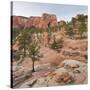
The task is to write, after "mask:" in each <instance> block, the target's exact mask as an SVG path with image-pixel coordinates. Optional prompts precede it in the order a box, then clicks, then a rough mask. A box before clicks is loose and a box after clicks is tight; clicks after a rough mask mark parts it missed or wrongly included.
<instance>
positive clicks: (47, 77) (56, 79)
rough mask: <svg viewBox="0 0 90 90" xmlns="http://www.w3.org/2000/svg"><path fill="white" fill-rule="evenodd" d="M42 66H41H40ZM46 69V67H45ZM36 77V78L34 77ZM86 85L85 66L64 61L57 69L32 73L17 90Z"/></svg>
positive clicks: (76, 62)
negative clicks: (21, 89)
mask: <svg viewBox="0 0 90 90" xmlns="http://www.w3.org/2000/svg"><path fill="white" fill-rule="evenodd" d="M42 66H43V65H42ZM47 67H48V66H47ZM36 76H37V77H36ZM86 83H87V64H85V63H83V62H80V61H77V60H70V59H67V60H64V61H62V62H61V63H60V65H59V66H58V67H57V68H54V70H52V67H50V71H49V70H48V69H47V71H45V70H44V69H43V70H41V71H38V72H34V73H33V74H32V77H30V78H29V79H28V80H27V81H26V82H24V83H23V84H21V85H20V86H19V88H23V87H24V88H25V87H26V88H27V87H28V88H29V87H49V86H59V85H70V84H73V85H74V84H86Z"/></svg>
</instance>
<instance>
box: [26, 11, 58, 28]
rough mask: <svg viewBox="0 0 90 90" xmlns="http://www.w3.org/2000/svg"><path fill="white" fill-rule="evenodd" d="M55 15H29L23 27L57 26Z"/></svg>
mask: <svg viewBox="0 0 90 90" xmlns="http://www.w3.org/2000/svg"><path fill="white" fill-rule="evenodd" d="M57 25H58V23H57V17H56V16H55V15H50V14H46V13H44V14H43V15H42V17H30V18H29V19H28V21H27V22H26V25H25V28H32V27H33V28H43V29H45V28H48V27H50V26H51V27H53V26H57Z"/></svg>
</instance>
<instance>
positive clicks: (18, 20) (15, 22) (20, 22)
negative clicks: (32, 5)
mask: <svg viewBox="0 0 90 90" xmlns="http://www.w3.org/2000/svg"><path fill="white" fill-rule="evenodd" d="M26 21H27V18H26V17H22V16H12V17H11V23H12V28H13V29H23V28H24V26H25V23H26Z"/></svg>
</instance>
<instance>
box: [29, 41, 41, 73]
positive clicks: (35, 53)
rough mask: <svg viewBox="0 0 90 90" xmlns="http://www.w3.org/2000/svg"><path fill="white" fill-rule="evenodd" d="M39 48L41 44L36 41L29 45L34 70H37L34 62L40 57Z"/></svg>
mask: <svg viewBox="0 0 90 90" xmlns="http://www.w3.org/2000/svg"><path fill="white" fill-rule="evenodd" d="M39 49H40V46H39V45H38V44H37V43H36V42H32V43H31V44H30V45H29V46H28V56H29V57H30V58H31V59H32V63H33V64H32V72H35V69H34V62H35V61H36V60H38V59H39V57H40V54H39Z"/></svg>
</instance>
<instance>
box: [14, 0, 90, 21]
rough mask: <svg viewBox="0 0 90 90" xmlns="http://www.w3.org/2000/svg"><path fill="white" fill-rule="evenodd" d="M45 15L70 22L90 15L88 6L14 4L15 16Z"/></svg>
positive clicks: (19, 2) (17, 2)
mask: <svg viewBox="0 0 90 90" xmlns="http://www.w3.org/2000/svg"><path fill="white" fill-rule="evenodd" d="M43 13H49V14H55V15H56V16H57V20H58V21H59V20H65V21H70V20H71V18H72V17H73V16H76V15H77V14H85V15H87V14H88V6H82V5H64V4H47V3H32V2H23V1H22V2H21V1H14V2H13V15H17V16H26V17H30V16H42V14H43Z"/></svg>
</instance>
